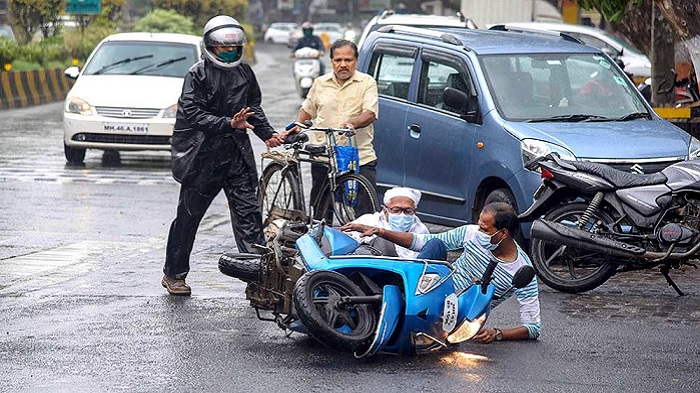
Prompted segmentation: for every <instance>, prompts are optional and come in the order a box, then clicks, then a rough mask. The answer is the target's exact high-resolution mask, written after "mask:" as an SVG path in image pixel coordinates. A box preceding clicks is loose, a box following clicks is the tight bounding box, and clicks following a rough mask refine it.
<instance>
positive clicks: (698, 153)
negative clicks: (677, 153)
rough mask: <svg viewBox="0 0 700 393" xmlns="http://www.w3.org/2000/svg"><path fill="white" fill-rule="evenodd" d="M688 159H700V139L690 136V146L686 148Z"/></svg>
mask: <svg viewBox="0 0 700 393" xmlns="http://www.w3.org/2000/svg"><path fill="white" fill-rule="evenodd" d="M688 159H689V160H698V159H700V140H698V138H696V137H694V136H692V137H690V147H689V148H688Z"/></svg>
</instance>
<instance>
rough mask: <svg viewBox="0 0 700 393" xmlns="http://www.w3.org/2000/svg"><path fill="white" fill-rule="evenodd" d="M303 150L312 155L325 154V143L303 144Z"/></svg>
mask: <svg viewBox="0 0 700 393" xmlns="http://www.w3.org/2000/svg"><path fill="white" fill-rule="evenodd" d="M304 150H305V151H306V152H308V153H309V154H311V155H314V156H318V155H322V154H326V152H327V150H326V145H314V144H312V143H307V144H305V145H304Z"/></svg>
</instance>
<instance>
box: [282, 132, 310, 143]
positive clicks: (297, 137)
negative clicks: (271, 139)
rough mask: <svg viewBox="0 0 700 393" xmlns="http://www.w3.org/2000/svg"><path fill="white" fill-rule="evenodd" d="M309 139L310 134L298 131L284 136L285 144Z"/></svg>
mask: <svg viewBox="0 0 700 393" xmlns="http://www.w3.org/2000/svg"><path fill="white" fill-rule="evenodd" d="M308 140H309V136H308V135H306V134H304V133H303V132H296V133H293V134H289V135H287V136H286V137H284V144H286V145H290V144H292V143H297V142H301V143H304V142H307V141H308Z"/></svg>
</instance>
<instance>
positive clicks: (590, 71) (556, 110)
mask: <svg viewBox="0 0 700 393" xmlns="http://www.w3.org/2000/svg"><path fill="white" fill-rule="evenodd" d="M481 62H482V67H483V69H484V72H485V73H486V76H487V83H488V85H489V89H490V91H491V96H492V98H493V99H494V102H495V103H496V106H497V108H498V111H499V113H501V116H503V117H504V118H506V119H509V120H514V121H532V120H535V121H542V120H545V119H551V118H553V117H556V116H571V115H576V116H578V115H585V116H597V117H604V118H620V117H623V116H626V115H628V114H631V113H638V112H644V113H647V112H648V111H647V109H646V107H645V105H644V104H643V103H642V101H641V99H640V98H639V97H638V95H637V94H636V92H635V88H634V86H632V85H631V84H630V83H629V81H628V80H627V78H625V77H624V75H622V74H621V73H620V72H619V71H618V70H617V68H615V67H614V66H613V65H612V64H611V63H610V61H609V60H608V59H607V57H605V56H602V55H598V54H555V53H545V54H527V55H499V56H484V57H482V58H481Z"/></svg>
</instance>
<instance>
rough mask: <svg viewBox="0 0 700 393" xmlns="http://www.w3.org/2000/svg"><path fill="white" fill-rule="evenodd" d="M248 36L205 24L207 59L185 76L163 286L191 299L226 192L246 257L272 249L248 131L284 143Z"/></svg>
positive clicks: (235, 27)
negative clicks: (203, 226)
mask: <svg viewBox="0 0 700 393" xmlns="http://www.w3.org/2000/svg"><path fill="white" fill-rule="evenodd" d="M246 43H247V37H246V34H245V32H244V31H243V27H241V25H240V24H239V23H238V21H236V20H235V19H234V18H231V17H230V16H226V15H219V16H215V17H213V18H212V19H210V20H209V21H208V22H207V23H206V25H205V26H204V34H203V39H202V42H201V47H202V57H203V60H202V61H200V62H198V63H197V64H195V65H193V66H192V68H190V70H189V71H188V72H187V75H185V80H184V83H183V86H182V94H181V95H180V99H179V100H178V108H177V117H176V120H175V127H174V130H173V137H172V152H171V153H172V171H173V177H174V178H175V180H177V181H178V182H179V183H180V185H181V187H180V196H179V200H178V205H177V213H176V214H177V215H176V217H175V219H174V220H173V222H172V224H171V225H170V232H169V234H168V243H167V246H166V251H165V265H164V266H163V278H162V280H161V285H162V286H163V287H165V289H166V290H167V291H168V293H170V294H171V295H184V296H189V295H190V294H191V292H192V290H191V288H190V286H189V285H188V284H187V283H185V279H186V277H187V274H188V273H189V271H190V253H191V252H192V247H193V245H194V241H195V235H196V233H197V228H198V227H199V223H200V222H201V221H202V218H204V214H205V213H206V211H207V209H208V208H209V206H210V205H211V203H212V202H213V201H214V198H216V196H217V195H218V194H219V193H220V192H221V190H223V191H224V194H226V199H227V201H228V208H229V212H230V216H231V225H232V227H233V235H234V238H235V241H236V245H237V247H238V250H239V252H248V253H250V252H256V249H255V247H254V245H255V244H264V243H265V237H264V236H263V231H262V217H261V213H260V206H259V205H258V198H257V190H256V189H257V185H258V174H257V169H256V168H257V166H256V163H255V158H254V157H253V148H252V146H251V142H250V137H249V136H248V130H252V131H253V133H255V135H257V136H258V137H259V138H260V139H261V140H263V141H265V144H266V145H267V146H268V147H275V146H279V145H280V144H281V143H282V140H281V137H280V135H278V134H277V133H276V132H275V130H274V129H273V128H272V127H271V126H270V124H269V122H268V121H267V118H266V117H265V113H264V112H263V110H262V107H261V100H262V98H261V93H260V86H259V85H258V81H257V79H256V77H255V74H254V73H253V69H252V68H251V67H250V66H249V65H248V64H245V63H243V62H242V58H241V56H242V52H243V46H244V45H245V44H246Z"/></svg>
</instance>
